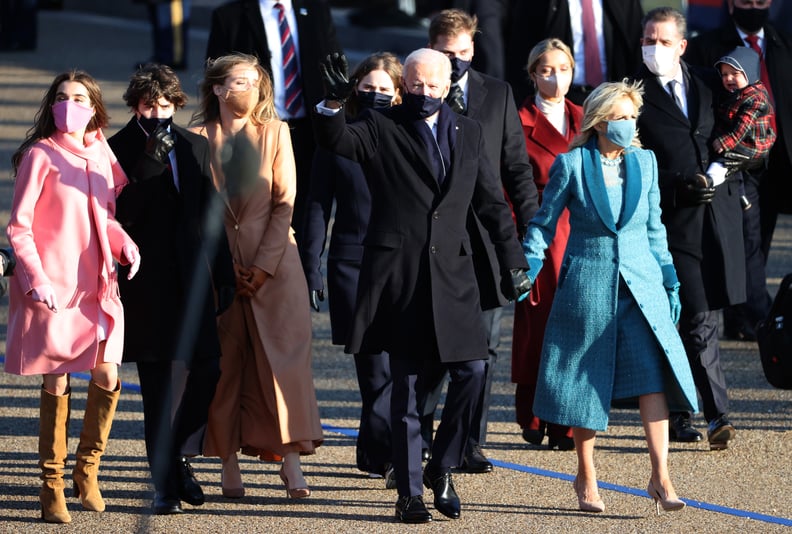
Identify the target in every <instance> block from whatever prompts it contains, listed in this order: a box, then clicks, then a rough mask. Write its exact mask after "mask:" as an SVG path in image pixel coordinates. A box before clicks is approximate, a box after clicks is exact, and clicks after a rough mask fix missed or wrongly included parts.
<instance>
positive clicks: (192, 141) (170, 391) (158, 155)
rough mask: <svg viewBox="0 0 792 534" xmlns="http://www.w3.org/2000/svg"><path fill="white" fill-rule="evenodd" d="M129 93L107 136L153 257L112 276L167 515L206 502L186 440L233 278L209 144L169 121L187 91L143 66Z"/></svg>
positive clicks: (215, 365) (132, 228)
mask: <svg viewBox="0 0 792 534" xmlns="http://www.w3.org/2000/svg"><path fill="white" fill-rule="evenodd" d="M124 99H125V101H126V103H127V105H128V106H129V107H130V108H131V109H132V111H133V112H134V116H133V117H132V119H131V120H130V121H129V122H128V123H127V125H126V126H125V127H124V128H122V129H121V130H120V131H119V132H118V133H117V134H115V135H114V136H112V137H111V138H110V139H109V140H108V142H109V143H110V147H111V148H112V149H113V151H114V152H115V154H116V155H117V157H118V161H119V163H120V164H121V166H122V167H123V169H124V172H126V174H127V176H128V177H129V180H130V183H129V184H128V185H127V186H126V187H125V188H124V189H123V191H122V192H121V194H120V195H119V197H118V201H117V206H116V218H117V219H118V221H119V222H120V223H121V224H122V225H123V226H124V229H125V230H126V231H127V232H128V233H129V235H130V236H134V237H133V239H134V240H135V243H137V244H138V247H140V250H141V252H145V254H147V256H148V261H147V262H146V267H145V268H144V269H142V270H141V271H140V272H138V275H137V276H136V277H135V278H133V279H132V280H127V277H126V276H125V273H124V272H123V270H124V268H123V267H122V268H121V272H122V274H121V275H119V280H118V285H119V287H120V291H121V301H122V303H123V305H124V320H125V322H126V333H125V336H124V361H125V362H135V363H136V364H137V369H138V375H139V378H140V392H141V395H142V397H143V418H144V428H145V441H146V454H147V457H148V461H149V466H150V468H151V473H152V479H153V482H154V488H155V491H156V494H155V497H154V503H153V511H154V513H155V514H173V513H180V512H181V511H182V510H181V501H186V502H188V503H190V504H192V505H200V504H203V501H204V495H203V492H202V490H201V487H200V486H199V485H198V483H197V481H196V479H195V477H194V475H193V472H192V469H191V467H190V464H189V462H188V461H187V459H186V458H185V457H184V456H183V454H182V447H183V446H184V445H185V443H186V441H187V440H188V438H189V437H190V436H191V435H192V434H193V433H195V432H196V431H198V430H199V429H201V427H203V426H204V425H205V424H206V419H207V414H208V410H209V405H210V403H211V402H212V397H213V396H214V390H215V386H216V385H217V380H218V379H219V377H220V367H219V357H220V342H219V339H218V336H217V326H216V321H215V316H216V314H217V313H218V311H219V309H218V308H223V307H227V306H228V305H230V303H231V300H233V294H234V285H235V278H234V271H233V265H232V262H231V254H230V251H229V248H228V242H227V240H226V236H225V232H224V231H223V227H222V220H223V202H222V200H221V199H220V197H219V195H218V193H217V191H216V190H215V188H214V185H213V183H212V179H211V171H210V168H209V145H208V143H207V141H206V139H204V138H203V137H201V136H199V135H196V134H193V133H191V132H189V131H187V130H185V129H184V128H181V127H179V126H176V125H175V124H173V123H172V116H173V113H174V111H175V110H176V109H177V108H181V107H182V106H184V104H185V102H186V101H187V95H185V94H184V91H182V88H181V85H180V83H179V79H178V78H177V77H176V74H175V73H174V72H173V70H172V69H171V68H170V67H167V66H164V65H156V64H149V65H145V66H143V67H142V68H141V69H139V70H138V71H137V72H135V74H133V75H132V77H131V79H130V83H129V87H128V88H127V91H126V93H125V94H124ZM213 288H214V289H216V293H217V298H216V297H215V291H213Z"/></svg>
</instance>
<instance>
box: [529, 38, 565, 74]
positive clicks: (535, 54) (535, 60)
mask: <svg viewBox="0 0 792 534" xmlns="http://www.w3.org/2000/svg"><path fill="white" fill-rule="evenodd" d="M552 50H560V51H561V52H563V53H564V54H566V56H567V57H568V58H569V64H570V65H571V66H572V68H573V69H574V68H575V57H574V56H573V55H572V50H571V49H570V48H569V47H568V46H567V44H566V43H565V42H564V41H562V40H561V39H558V38H556V37H551V38H550V39H545V40H543V41H539V42H538V43H536V45H535V46H534V47H533V48H531V53H530V54H528V64H527V65H526V67H525V70H526V71H527V72H528V75H529V76H530V75H531V74H533V72H534V71H535V70H536V66H537V65H538V64H539V60H541V59H542V56H543V55H545V54H546V53H548V52H550V51H552Z"/></svg>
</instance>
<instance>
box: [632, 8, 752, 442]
mask: <svg viewBox="0 0 792 534" xmlns="http://www.w3.org/2000/svg"><path fill="white" fill-rule="evenodd" d="M685 27H686V25H685V18H684V16H683V15H682V14H681V13H679V12H678V11H676V10H674V9H671V8H667V7H665V8H657V9H654V10H652V11H650V12H649V13H647V15H646V17H645V18H644V24H643V28H644V30H643V38H642V39H641V44H642V47H643V55H644V66H643V67H642V69H641V71H640V73H639V78H640V79H642V80H643V82H644V91H645V93H644V106H643V109H642V111H641V114H640V115H639V116H638V129H639V132H640V137H641V142H642V143H643V145H644V147H646V148H648V149H650V150H652V151H654V153H655V155H656V156H657V167H658V177H659V184H660V207H661V208H662V210H663V218H662V220H663V223H664V224H665V226H666V230H667V234H668V249H669V251H670V252H671V254H672V255H673V257H674V266H675V267H676V270H677V275H678V277H679V282H680V284H681V287H680V290H679V297H680V300H681V303H682V315H681V317H680V320H679V334H680V336H681V338H682V342H683V344H684V345H685V351H686V352H687V356H688V360H689V361H690V366H691V370H692V372H693V380H694V382H695V384H696V388H697V389H698V392H699V395H700V396H701V401H702V405H703V407H704V417H705V418H706V420H707V422H708V423H709V428H708V431H707V437H708V439H709V444H710V448H712V449H724V448H726V447H727V446H728V442H729V441H730V440H731V439H732V438H733V437H734V434H735V429H734V427H733V426H732V424H731V422H730V421H729V419H728V410H729V398H728V393H727V390H726V378H725V376H724V374H723V368H722V366H721V362H720V349H719V342H718V317H719V314H718V310H720V309H721V308H723V307H724V306H729V305H731V304H737V303H740V302H743V301H745V253H744V250H743V243H742V240H741V239H734V236H735V235H738V236H739V235H740V234H741V232H742V208H741V206H740V188H739V183H738V181H737V180H736V179H734V178H733V177H732V178H730V179H727V180H726V182H724V183H722V184H720V185H718V186H715V187H711V186H709V185H708V183H707V182H706V181H703V182H701V181H699V178H700V177H697V176H696V175H697V174H703V173H705V171H706V169H707V166H708V164H709V158H710V156H711V155H712V153H711V148H710V144H711V141H712V129H713V125H714V101H713V91H714V90H715V88H716V87H719V85H720V81H719V80H718V79H717V77H716V76H715V71H714V69H709V70H707V71H702V70H699V69H697V68H695V67H692V66H688V65H687V64H686V63H685V62H684V61H681V59H680V58H681V56H682V54H683V53H684V51H685V47H686V46H687V41H686V40H685ZM655 47H657V48H666V49H668V50H657V49H656V48H655ZM690 416H691V414H689V413H672V414H671V417H670V419H669V432H670V437H671V439H672V440H676V441H699V440H701V434H700V433H699V432H698V431H697V430H695V429H694V428H693V427H692V425H691V423H690Z"/></svg>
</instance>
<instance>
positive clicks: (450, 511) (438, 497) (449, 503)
mask: <svg viewBox="0 0 792 534" xmlns="http://www.w3.org/2000/svg"><path fill="white" fill-rule="evenodd" d="M423 483H424V486H426V487H427V488H429V489H431V490H432V492H433V493H434V507H435V510H437V511H438V512H440V513H441V514H443V515H444V516H446V517H450V518H451V519H459V514H460V512H461V508H462V507H461V505H460V503H459V495H457V492H456V490H455V489H454V480H453V479H452V478H451V473H450V472H446V473H440V474H436V473H432V472H431V471H429V470H428V469H424V475H423Z"/></svg>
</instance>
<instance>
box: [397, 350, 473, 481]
mask: <svg viewBox="0 0 792 534" xmlns="http://www.w3.org/2000/svg"><path fill="white" fill-rule="evenodd" d="M390 366H391V375H392V376H393V392H392V394H391V428H392V432H393V435H392V439H393V452H392V460H393V469H394V473H395V474H396V488H397V490H398V492H399V496H400V497H408V496H415V495H423V483H422V480H423V471H422V469H421V447H422V444H423V440H422V439H421V424H420V420H419V412H418V392H419V391H420V388H421V387H422V386H421V380H422V378H423V374H424V373H425V372H427V370H429V371H433V370H432V368H433V367H435V366H439V367H443V368H444V369H445V370H447V371H448V373H449V375H450V377H451V381H450V382H449V384H448V395H447V397H446V406H445V409H443V416H442V418H441V419H440V425H439V426H438V427H437V433H436V435H435V439H434V443H433V445H432V459H431V460H430V461H429V464H427V469H431V470H432V471H434V472H446V471H448V470H450V469H451V468H452V467H454V466H458V465H460V464H461V463H462V458H463V456H464V451H465V445H466V443H467V439H468V433H469V432H470V427H471V421H472V419H473V414H474V413H475V411H476V408H477V406H478V403H479V398H480V396H481V388H482V386H483V384H484V366H485V363H484V360H471V361H466V362H449V363H441V362H440V361H439V358H437V356H436V355H433V356H430V357H427V358H416V356H415V355H414V354H412V355H409V354H394V353H392V354H391V355H390Z"/></svg>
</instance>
